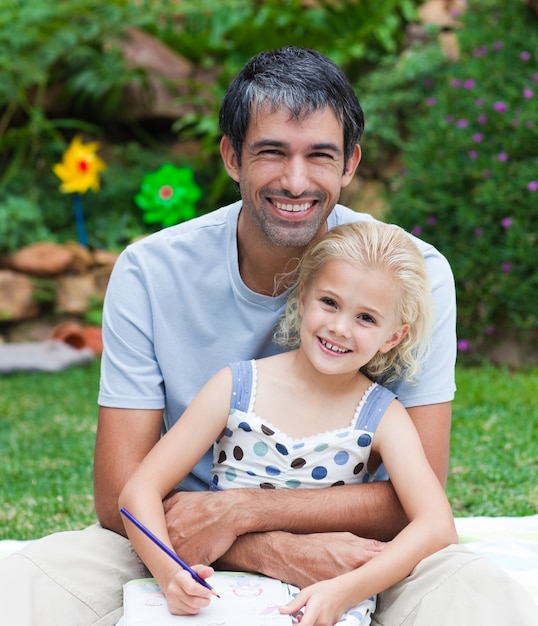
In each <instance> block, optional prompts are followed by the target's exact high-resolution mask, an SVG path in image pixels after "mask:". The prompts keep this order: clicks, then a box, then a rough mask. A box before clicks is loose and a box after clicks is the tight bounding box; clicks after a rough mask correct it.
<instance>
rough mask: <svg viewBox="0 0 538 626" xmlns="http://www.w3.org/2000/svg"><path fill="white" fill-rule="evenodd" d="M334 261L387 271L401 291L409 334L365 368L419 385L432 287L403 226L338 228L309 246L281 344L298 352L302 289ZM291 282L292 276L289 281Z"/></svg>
mask: <svg viewBox="0 0 538 626" xmlns="http://www.w3.org/2000/svg"><path fill="white" fill-rule="evenodd" d="M329 261H345V262H346V263H350V264H351V265H353V266H354V267H356V268H357V270H378V271H381V272H386V273H387V274H388V275H389V276H390V277H391V279H392V280H393V281H394V284H395V287H396V288H397V289H398V291H399V293H398V296H399V298H398V302H397V313H398V315H399V322H400V323H401V324H408V325H409V331H408V333H407V334H406V335H405V336H404V338H403V339H402V341H401V342H400V343H399V344H398V345H397V346H394V347H393V348H392V349H391V350H389V352H387V353H385V354H381V353H378V354H376V355H375V356H374V357H373V359H372V360H371V361H370V362H369V363H367V364H366V365H365V366H364V367H362V368H361V371H363V372H364V374H366V375H367V376H368V377H370V378H372V379H373V380H376V381H378V382H382V383H389V382H391V381H394V380H401V379H403V380H406V381H413V379H414V378H415V377H416V375H417V374H418V372H419V370H420V367H421V365H422V363H423V362H424V360H425V358H426V356H427V354H428V351H429V340H430V330H431V324H432V317H433V313H432V304H431V288H430V285H429V283H428V276H427V272H426V264H425V262H424V258H423V256H422V254H421V252H420V251H419V249H418V247H417V246H416V244H415V243H414V241H413V239H412V237H411V236H410V235H409V234H408V233H407V232H405V231H404V230H403V229H402V228H400V227H399V226H394V225H389V224H384V223H382V222H375V221H372V222H370V221H362V222H352V223H350V224H343V225H341V226H337V227H335V228H333V229H331V230H330V231H329V232H327V233H326V234H325V235H323V236H322V237H320V238H319V239H315V240H314V241H312V242H311V243H310V245H309V246H308V247H307V249H306V251H305V253H304V255H303V257H302V258H301V260H300V261H299V265H298V268H297V270H296V271H295V272H294V274H293V277H294V278H295V282H294V286H293V287H292V288H291V291H290V294H289V297H288V301H287V305H286V312H285V314H284V316H283V317H282V319H281V320H280V322H279V325H278V328H277V331H276V333H275V342H276V343H277V344H279V345H281V346H285V347H289V348H296V347H298V346H299V344H300V334H299V331H300V325H301V316H300V315H299V289H300V285H303V286H304V287H308V285H309V284H310V283H311V282H312V280H313V279H314V278H315V277H316V275H317V274H318V273H319V272H320V271H321V270H322V269H323V267H324V266H325V265H326V264H327V263H328V262H329ZM288 278H289V277H288Z"/></svg>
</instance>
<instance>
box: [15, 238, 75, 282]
mask: <svg viewBox="0 0 538 626" xmlns="http://www.w3.org/2000/svg"><path fill="white" fill-rule="evenodd" d="M72 262H73V253H72V252H71V251H70V250H68V249H67V248H65V247H64V246H60V245H58V244H55V243H50V242H48V241H42V242H38V243H34V244H32V245H30V246H26V247H25V248H21V249H20V250H17V252H14V253H13V254H12V255H10V261H9V264H10V267H11V269H13V270H16V271H18V272H23V273H25V274H30V275H32V276H57V275H58V274H61V273H62V272H65V270H66V269H67V268H68V267H69V265H70V264H71V263H72Z"/></svg>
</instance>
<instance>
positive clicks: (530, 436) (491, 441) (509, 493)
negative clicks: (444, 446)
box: [447, 367, 538, 517]
mask: <svg viewBox="0 0 538 626" xmlns="http://www.w3.org/2000/svg"><path fill="white" fill-rule="evenodd" d="M456 380H457V385H458V391H457V394H456V399H455V401H454V409H453V424H452V438H451V459H450V474H449V480H448V487H447V493H448V496H449V498H450V501H451V504H452V509H453V511H454V515H456V516H460V517H466V516H471V515H492V516H498V515H532V514H536V513H537V512H538V401H537V398H536V396H537V392H538V369H536V368H533V369H526V370H520V371H517V372H510V371H509V370H508V369H504V368H494V367H481V368H472V369H463V368H458V370H457V379H456Z"/></svg>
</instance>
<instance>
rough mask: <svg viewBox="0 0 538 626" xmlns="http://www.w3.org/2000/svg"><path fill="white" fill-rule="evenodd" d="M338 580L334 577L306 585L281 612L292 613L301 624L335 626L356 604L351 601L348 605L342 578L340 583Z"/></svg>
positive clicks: (304, 625) (302, 625)
mask: <svg viewBox="0 0 538 626" xmlns="http://www.w3.org/2000/svg"><path fill="white" fill-rule="evenodd" d="M337 580H338V579H336V578H333V579H332V580H326V581H323V582H320V583H316V584H314V585H310V586H309V587H305V588H304V589H303V590H302V591H300V592H299V593H298V594H297V595H296V596H295V598H294V599H293V600H291V601H290V602H288V604H286V605H285V606H282V607H279V611H280V613H282V614H284V615H292V616H293V617H295V619H296V621H298V622H300V624H301V626H334V624H336V623H337V622H338V621H339V620H340V618H341V617H342V615H343V614H344V612H345V611H346V609H348V608H349V607H351V606H353V604H354V602H353V601H351V602H350V603H349V606H347V605H346V603H345V601H344V598H343V597H342V589H341V584H339V583H341V580H338V583H337V582H336V581H337ZM339 588H340V589H339Z"/></svg>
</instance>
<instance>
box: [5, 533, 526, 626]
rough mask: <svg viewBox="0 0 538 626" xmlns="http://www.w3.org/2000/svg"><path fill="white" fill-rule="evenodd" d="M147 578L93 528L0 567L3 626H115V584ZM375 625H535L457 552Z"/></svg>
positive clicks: (409, 581) (520, 596) (505, 589)
mask: <svg viewBox="0 0 538 626" xmlns="http://www.w3.org/2000/svg"><path fill="white" fill-rule="evenodd" d="M145 576H149V572H148V571H147V569H146V568H145V567H144V566H143V564H142V563H141V562H140V560H139V559H138V557H137V556H136V554H135V552H134V550H133V548H132V546H131V544H130V543H129V541H127V540H126V539H125V538H123V537H121V536H119V535H116V534H115V533H112V532H110V531H107V530H104V529H102V528H101V527H100V526H98V525H94V526H90V527H89V528H86V529H85V530H82V531H74V532H65V533H58V534H55V535H50V536H48V537H45V538H43V539H40V540H39V541H36V542H34V543H32V544H30V545H29V546H28V547H26V548H25V549H24V550H22V551H21V552H18V553H15V554H13V555H11V556H8V557H6V558H5V559H2V560H0V624H2V626H90V625H92V626H114V625H115V624H116V622H117V621H118V620H119V619H120V617H121V615H122V607H121V602H122V585H123V583H125V582H126V581H128V580H131V579H133V578H143V577H145ZM372 624H375V625H376V626H537V625H538V608H537V607H536V605H535V604H534V602H533V600H532V598H531V597H530V596H529V594H528V593H527V592H526V591H525V590H524V589H523V588H522V587H521V586H520V585H518V584H517V583H516V582H515V581H513V579H512V578H510V577H509V576H508V575H507V574H505V573H504V572H503V571H502V570H500V569H499V568H497V567H496V566H495V565H493V564H492V563H490V562H489V561H488V560H486V559H484V558H482V557H479V556H476V555H474V554H472V553H471V552H469V551H468V550H467V549H466V548H464V547H462V546H451V547H450V548H447V549H445V550H443V551H441V552H438V553H437V554H434V555H433V556H431V557H429V558H427V559H425V560H424V561H423V562H422V563H421V564H420V565H419V566H418V567H417V568H416V569H415V570H414V571H413V573H412V574H411V575H410V576H409V577H408V578H406V579H405V580H404V581H402V582H401V583H398V584H397V585H395V586H394V587H392V588H391V589H389V590H388V591H386V592H384V593H382V594H380V595H379V597H378V608H377V610H376V613H375V615H374V617H373V620H372Z"/></svg>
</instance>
